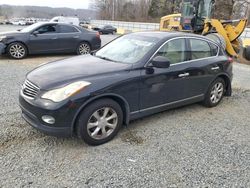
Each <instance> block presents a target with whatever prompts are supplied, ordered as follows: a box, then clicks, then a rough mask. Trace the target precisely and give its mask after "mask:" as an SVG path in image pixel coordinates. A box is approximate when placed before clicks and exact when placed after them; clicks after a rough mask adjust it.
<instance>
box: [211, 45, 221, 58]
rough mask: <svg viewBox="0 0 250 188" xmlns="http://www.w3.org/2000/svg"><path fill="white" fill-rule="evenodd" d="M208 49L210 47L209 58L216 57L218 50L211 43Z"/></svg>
mask: <svg viewBox="0 0 250 188" xmlns="http://www.w3.org/2000/svg"><path fill="white" fill-rule="evenodd" d="M210 47H211V56H217V54H218V50H219V48H218V46H216V45H215V44H213V43H210Z"/></svg>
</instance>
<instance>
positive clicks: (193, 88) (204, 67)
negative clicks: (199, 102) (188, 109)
mask: <svg viewBox="0 0 250 188" xmlns="http://www.w3.org/2000/svg"><path fill="white" fill-rule="evenodd" d="M187 41H188V45H189V49H190V50H189V52H190V53H189V58H188V59H189V61H187V62H186V65H185V66H186V68H185V70H184V73H185V74H186V79H187V82H186V83H187V85H186V95H187V97H193V96H197V95H201V94H205V93H206V90H207V88H208V86H209V84H210V83H211V81H213V79H215V73H216V72H217V71H218V70H219V66H217V65H216V62H218V59H219V58H218V56H217V55H218V49H219V48H218V46H216V45H215V44H212V43H210V42H208V41H206V40H203V39H201V38H188V39H187Z"/></svg>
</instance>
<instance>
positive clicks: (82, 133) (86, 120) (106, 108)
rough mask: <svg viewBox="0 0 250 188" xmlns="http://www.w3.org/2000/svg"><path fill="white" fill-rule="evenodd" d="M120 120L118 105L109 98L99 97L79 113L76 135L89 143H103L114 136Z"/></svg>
mask: <svg viewBox="0 0 250 188" xmlns="http://www.w3.org/2000/svg"><path fill="white" fill-rule="evenodd" d="M122 122H123V113H122V110H121V107H120V105H119V104H118V103H116V102H115V101H113V100H111V99H101V100H98V101H95V102H93V103H92V104H90V105H89V106H88V107H86V109H84V110H83V112H82V113H81V114H80V117H79V119H78V122H77V135H78V137H80V138H81V139H83V140H84V141H85V142H86V143H87V144H89V145H100V144H104V143H106V142H108V141H110V140H111V139H113V138H114V137H115V135H116V134H117V133H118V131H119V129H120V127H121V125H122Z"/></svg>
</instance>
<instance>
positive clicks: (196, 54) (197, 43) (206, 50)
mask: <svg viewBox="0 0 250 188" xmlns="http://www.w3.org/2000/svg"><path fill="white" fill-rule="evenodd" d="M189 41H190V46H191V59H192V60H194V59H201V58H206V57H210V56H211V49H210V46H209V44H208V43H207V42H206V41H203V40H199V39H189Z"/></svg>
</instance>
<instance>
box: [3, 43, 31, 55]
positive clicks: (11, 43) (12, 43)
mask: <svg viewBox="0 0 250 188" xmlns="http://www.w3.org/2000/svg"><path fill="white" fill-rule="evenodd" d="M13 43H21V44H22V45H24V46H25V48H26V49H27V55H28V54H29V48H28V46H27V45H26V44H25V43H24V42H23V41H19V40H15V41H11V42H10V43H8V44H7V45H6V49H8V47H9V46H10V45H11V44H13Z"/></svg>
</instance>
